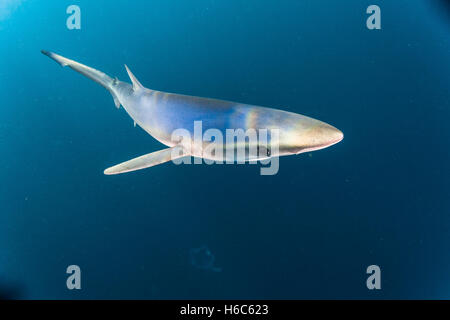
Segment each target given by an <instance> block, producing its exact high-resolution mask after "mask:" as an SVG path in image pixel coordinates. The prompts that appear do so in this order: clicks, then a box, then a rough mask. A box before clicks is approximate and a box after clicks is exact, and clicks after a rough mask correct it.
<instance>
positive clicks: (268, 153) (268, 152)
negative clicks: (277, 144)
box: [267, 148, 270, 157]
mask: <svg viewBox="0 0 450 320" xmlns="http://www.w3.org/2000/svg"><path fill="white" fill-rule="evenodd" d="M267 156H268V157H270V148H267Z"/></svg>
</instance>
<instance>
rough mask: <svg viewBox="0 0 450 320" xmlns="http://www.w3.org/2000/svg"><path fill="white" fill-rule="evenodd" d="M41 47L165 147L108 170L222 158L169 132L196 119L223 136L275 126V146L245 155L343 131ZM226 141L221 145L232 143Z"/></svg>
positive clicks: (276, 151)
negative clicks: (146, 80)
mask: <svg viewBox="0 0 450 320" xmlns="http://www.w3.org/2000/svg"><path fill="white" fill-rule="evenodd" d="M41 52H42V53H43V54H44V55H46V56H48V57H50V58H51V59H53V60H55V61H56V62H57V63H59V64H60V65H61V66H63V67H65V66H68V67H70V68H71V69H73V70H75V71H77V72H79V73H81V74H83V75H84V76H86V77H88V78H90V79H92V80H93V81H95V82H97V83H99V84H100V85H102V86H103V87H105V88H106V89H107V90H108V91H109V92H110V93H111V95H112V97H113V99H114V103H115V105H116V107H117V108H119V107H120V106H123V108H124V109H125V111H126V112H127V113H128V115H129V116H130V117H131V118H132V120H133V121H134V124H135V125H139V126H140V127H141V128H142V129H144V130H145V131H146V132H147V133H148V134H150V135H151V136H152V137H154V138H155V139H156V140H158V141H160V142H161V143H162V144H164V145H165V146H166V147H167V148H164V149H162V150H159V151H155V152H152V153H149V154H146V155H143V156H140V157H137V158H134V159H131V160H128V161H125V162H122V163H120V164H118V165H115V166H112V167H110V168H107V169H106V170H105V171H104V173H105V174H107V175H111V174H119V173H124V172H130V171H135V170H139V169H144V168H148V167H152V166H155V165H158V164H161V163H164V162H167V161H170V160H175V159H176V158H182V157H191V156H193V157H197V158H204V159H209V160H217V161H221V160H225V158H226V156H224V155H223V153H220V152H217V154H212V153H209V154H207V155H205V152H204V151H205V148H207V144H208V142H207V141H202V142H201V143H200V144H198V143H197V144H196V143H192V142H189V143H190V144H191V145H186V143H182V142H181V141H180V140H176V139H174V138H173V133H174V132H175V131H176V130H178V129H180V128H182V129H184V130H186V131H187V132H189V133H190V134H192V135H195V132H194V131H195V123H196V122H199V121H201V125H202V129H203V130H208V129H215V130H218V131H219V132H222V133H223V135H224V136H225V134H226V133H225V132H226V130H229V129H233V130H239V129H242V130H245V131H247V130H249V129H254V130H275V129H276V130H277V148H273V149H271V148H270V146H269V147H268V146H267V144H266V145H264V146H263V145H258V146H257V147H258V152H257V154H256V156H253V157H247V158H246V160H248V161H254V160H262V159H270V158H273V157H279V156H287V155H296V154H300V153H304V152H310V151H314V150H319V149H323V148H326V147H329V146H331V145H334V144H336V143H338V142H340V141H341V140H342V139H343V136H344V135H343V133H342V132H341V131H340V130H339V129H337V128H335V127H333V126H331V125H329V124H327V123H325V122H322V121H320V120H316V119H313V118H310V117H307V116H304V115H300V114H297V113H292V112H287V111H283V110H278V109H273V108H267V107H260V106H254V105H248V104H243V103H237V102H231V101H223V100H218V99H211V98H202V97H195V96H189V95H183V94H175V93H168V92H162V91H157V90H152V89H148V88H145V87H144V86H143V85H142V84H141V83H140V82H139V80H138V79H137V78H136V77H135V76H134V74H133V73H132V72H131V71H130V69H129V68H128V67H127V66H126V65H125V68H126V71H127V73H128V75H129V77H130V79H131V84H130V83H127V82H123V81H120V80H118V79H117V77H116V78H113V77H110V76H108V75H107V74H105V73H103V72H101V71H99V70H96V69H93V68H91V67H88V66H86V65H83V64H81V63H78V62H76V61H73V60H71V59H68V58H65V57H63V56H60V55H58V54H55V53H53V52H49V51H45V50H42V51H41ZM269 140H270V138H269ZM227 143H229V142H225V143H223V144H222V145H220V147H221V148H222V147H223V148H224V149H226V148H228V147H230V146H229V145H226V144H227Z"/></svg>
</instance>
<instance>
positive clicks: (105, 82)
mask: <svg viewBox="0 0 450 320" xmlns="http://www.w3.org/2000/svg"><path fill="white" fill-rule="evenodd" d="M41 52H42V53H43V54H45V55H46V56H48V57H50V58H52V59H53V60H55V61H56V62H58V63H59V64H60V65H61V66H62V67H65V66H69V67H70V68H71V69H73V70H75V71H77V72H79V73H81V74H82V75H85V76H86V77H88V78H89V79H92V80H94V81H95V82H97V83H99V84H101V85H102V86H103V87H105V88H106V89H108V90H109V91H110V92H111V94H112V96H113V98H114V103H115V104H116V107H119V106H120V103H119V100H118V99H117V97H116V95H115V93H114V90H113V86H114V84H115V83H116V81H117V79H113V78H111V77H110V76H108V75H107V74H105V73H103V72H101V71H98V70H96V69H93V68H91V67H88V66H85V65H84V64H81V63H78V62H76V61H73V60H70V59H67V58H64V57H62V56H60V55H58V54H56V53H53V52H50V51H45V50H41Z"/></svg>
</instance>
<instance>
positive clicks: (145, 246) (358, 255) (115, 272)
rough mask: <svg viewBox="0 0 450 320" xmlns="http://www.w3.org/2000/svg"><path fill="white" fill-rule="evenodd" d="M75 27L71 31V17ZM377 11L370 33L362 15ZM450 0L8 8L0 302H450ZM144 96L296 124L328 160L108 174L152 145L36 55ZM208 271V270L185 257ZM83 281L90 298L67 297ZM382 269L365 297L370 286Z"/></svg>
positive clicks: (1, 19) (2, 54) (83, 0)
mask: <svg viewBox="0 0 450 320" xmlns="http://www.w3.org/2000/svg"><path fill="white" fill-rule="evenodd" d="M71 4H76V5H78V6H79V7H80V9H81V29H80V30H69V29H67V27H66V19H67V18H68V16H69V15H68V14H67V13H66V8H67V7H68V6H69V5H71ZM371 4H377V5H378V6H379V7H380V8H381V24H382V28H381V30H368V29H367V27H366V19H367V17H368V14H366V8H367V7H368V6H369V5H371ZM446 12H448V6H447V5H446V2H445V1H431V0H430V1H425V0H395V1H392V0H390V1H387V0H384V1H382V0H377V1H366V0H352V1H333V0H314V1H313V0H308V1H307V0H302V1H300V0H299V1H293V0H292V1H289V0H282V1H263V0H246V1H238V0H236V1H219V0H198V1H181V0H179V1H162V0H161V1H159V0H158V1H157V0H152V1H143V0H141V1H133V2H130V1H125V0H115V1H106V0H95V1H87V0H76V1H75V0H74V1H59V0H58V1H57V0H54V1H52V0H46V1H36V0H1V4H0V84H1V85H0V97H1V106H0V149H1V150H2V154H1V155H2V156H1V157H0V165H1V168H2V169H1V170H0V181H1V184H0V296H3V297H7V298H30V299H51V298H54V299H95V298H102V299H104V298H114V299H120V298H123V299H130V298H137V299H173V298H191V299H200V298H209V299H211V298H235V299H241V298H256V299H258V298H262V299H266V298H270V299H299V298H330V299H343V298H357V299H360V298H364V299H378V298H402V299H412V298H425V299H441V298H450V272H449V270H450V192H449V191H450V185H449V178H450V165H449V164H450V162H449V160H450V156H449V154H450V153H449V151H448V148H449V147H450V131H449V129H448V120H449V116H450V112H449V107H450V100H449V87H450V34H449V31H450V29H449V27H450V16H449V15H448V13H447V14H446ZM41 49H46V50H51V51H55V52H56V53H59V54H62V55H64V56H66V57H69V58H71V59H74V60H77V61H79V62H81V63H84V64H87V65H89V66H92V67H95V68H98V69H99V70H101V71H104V72H106V73H108V74H110V75H112V76H118V77H119V79H121V80H124V81H128V76H127V74H126V72H125V69H124V67H123V64H124V63H126V64H127V65H128V66H129V67H130V68H131V70H132V71H133V72H134V74H135V75H136V76H137V77H138V79H139V80H140V81H141V83H142V84H143V85H145V86H146V87H148V88H152V89H157V90H162V91H168V92H177V93H183V94H189V95H196V96H204V97H213V98H219V99H224V100H232V101H239V102H243V103H249V104H256V105H262V106H268V107H274V108H280V109H283V110H288V111H292V112H297V113H300V114H304V115H308V116H311V117H314V118H317V119H320V120H323V121H326V122H328V123H330V124H332V125H334V126H336V127H338V128H339V129H341V130H342V131H343V132H344V135H345V138H344V140H343V141H342V142H340V143H339V144H337V145H335V146H332V147H330V148H327V149H324V150H320V151H317V152H313V153H310V154H308V153H307V154H301V155H298V156H291V157H283V158H281V159H280V170H279V173H278V174H277V175H274V176H261V175H259V167H258V166H254V165H233V166H230V165H211V166H208V165H206V164H203V165H190V166H189V165H181V166H176V165H174V164H172V163H166V164H163V165H159V166H156V167H153V168H149V169H147V170H142V171H137V172H134V173H129V174H124V175H118V176H105V175H103V170H104V169H105V168H107V167H109V166H111V165H114V164H117V163H119V162H122V161H125V160H128V159H131V158H133V157H135V156H138V155H142V154H145V153H149V152H151V151H156V150H159V149H161V148H162V147H163V146H162V145H161V144H160V143H159V142H157V141H156V140H155V139H153V138H152V137H151V136H149V135H147V134H146V133H145V132H144V131H143V130H142V129H140V128H138V127H136V128H135V127H134V126H133V122H132V120H131V119H130V118H129V117H128V116H127V115H126V113H125V112H124V110H123V109H120V110H117V109H116V108H115V107H114V103H113V100H112V98H111V96H110V94H109V93H108V92H107V91H106V90H104V89H103V88H102V87H100V86H98V85H97V84H95V83H94V82H92V81H90V80H89V79H86V78H85V77H82V76H81V75H79V74H76V73H75V72H73V71H71V70H70V69H68V68H66V69H62V68H60V67H59V66H58V65H57V64H55V63H54V62H52V61H51V60H49V59H48V58H47V57H45V56H43V55H42V54H41V53H40V50H41ZM198 254H200V255H201V254H203V255H204V256H193V255H198ZM73 264H75V265H79V266H80V268H81V270H82V273H81V274H82V289H81V290H68V289H67V287H66V279H67V277H68V274H66V268H67V266H69V265H73ZM373 264H375V265H378V266H380V268H381V285H382V287H381V290H368V289H367V287H366V279H367V277H368V275H367V274H366V268H367V267H368V266H369V265H373Z"/></svg>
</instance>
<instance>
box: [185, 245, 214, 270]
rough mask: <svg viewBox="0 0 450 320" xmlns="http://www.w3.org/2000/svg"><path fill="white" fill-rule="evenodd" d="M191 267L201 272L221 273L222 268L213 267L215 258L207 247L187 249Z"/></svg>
mask: <svg viewBox="0 0 450 320" xmlns="http://www.w3.org/2000/svg"><path fill="white" fill-rule="evenodd" d="M189 259H190V261H191V265H192V266H194V267H196V268H198V269H202V270H210V271H214V272H221V271H222V268H218V267H215V266H214V261H215V257H214V255H213V254H212V252H211V251H210V250H209V249H208V247H207V246H201V247H199V248H191V249H189Z"/></svg>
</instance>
